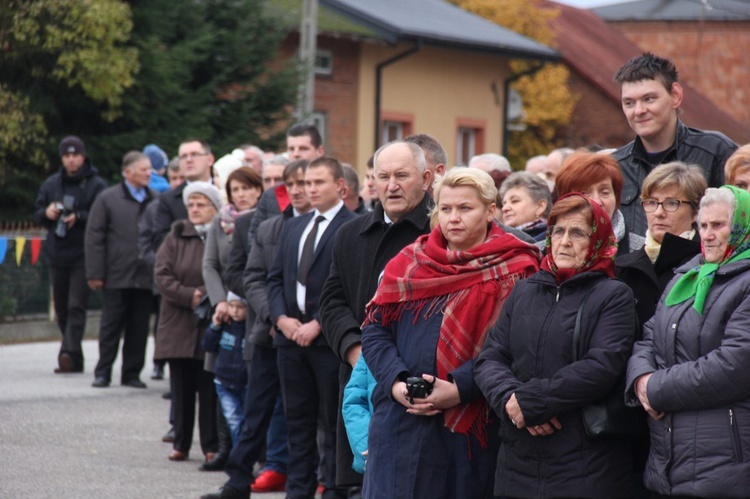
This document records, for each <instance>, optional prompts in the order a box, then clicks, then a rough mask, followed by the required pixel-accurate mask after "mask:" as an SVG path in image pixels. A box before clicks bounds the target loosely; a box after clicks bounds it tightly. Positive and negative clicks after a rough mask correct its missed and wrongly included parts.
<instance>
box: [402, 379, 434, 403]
mask: <svg viewBox="0 0 750 499" xmlns="http://www.w3.org/2000/svg"><path fill="white" fill-rule="evenodd" d="M406 391H407V393H408V394H409V401H410V402H411V403H412V404H413V403H414V400H413V399H423V398H425V397H427V396H428V395H429V394H431V393H432V383H430V382H429V381H427V380H426V379H424V378H418V377H409V378H406Z"/></svg>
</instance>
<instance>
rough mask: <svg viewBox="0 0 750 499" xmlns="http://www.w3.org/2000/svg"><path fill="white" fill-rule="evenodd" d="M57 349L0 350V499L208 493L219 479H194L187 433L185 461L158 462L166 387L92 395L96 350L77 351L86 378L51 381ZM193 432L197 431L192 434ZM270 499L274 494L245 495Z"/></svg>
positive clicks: (195, 455)
mask: <svg viewBox="0 0 750 499" xmlns="http://www.w3.org/2000/svg"><path fill="white" fill-rule="evenodd" d="M58 348H59V343H56V342H54V343H49V342H48V343H28V344H17V345H0V498H3V499H13V498H48V497H50V498H51V497H54V498H138V499H143V498H193V499H197V498H199V497H200V496H201V495H202V494H205V493H207V492H211V491H213V490H216V489H218V488H219V487H220V486H221V485H222V484H223V483H224V481H225V480H226V475H225V474H224V473H222V472H212V473H207V472H201V471H198V466H199V465H200V463H201V462H202V461H201V460H202V458H203V455H202V453H201V451H200V444H199V443H198V441H197V438H198V429H197V427H196V429H195V432H194V435H195V440H194V441H193V445H192V449H191V457H190V460H188V461H184V462H178V463H175V462H171V461H169V460H168V459H167V454H168V453H169V450H170V448H171V447H170V444H165V443H162V441H161V437H162V435H163V434H164V433H165V432H166V431H167V430H168V429H169V421H168V419H169V402H168V401H167V400H163V399H162V393H164V392H165V391H167V390H168V388H169V381H168V380H162V381H153V380H151V379H149V376H150V374H151V367H152V364H151V360H150V352H152V350H153V344H152V343H151V342H149V347H148V352H149V358H148V359H147V363H146V368H144V370H143V373H142V376H141V379H142V380H143V381H144V382H145V383H146V384H147V385H148V388H147V389H145V390H143V389H136V388H129V387H122V386H119V384H118V383H119V379H120V363H119V360H118V363H117V364H116V365H115V368H114V371H113V373H112V380H113V381H114V384H113V385H112V386H111V387H110V388H92V387H91V383H92V381H93V380H94V376H93V369H94V366H95V365H96V360H97V358H98V349H97V343H96V342H95V341H85V342H84V355H85V357H86V372H85V373H83V374H65V375H59V374H54V373H53V372H52V371H53V369H54V368H55V367H56V364H57V352H58ZM196 426H197V425H196ZM253 497H254V498H255V497H261V498H264V499H280V498H283V497H284V494H283V493H268V494H253Z"/></svg>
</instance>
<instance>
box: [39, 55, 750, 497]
mask: <svg viewBox="0 0 750 499" xmlns="http://www.w3.org/2000/svg"><path fill="white" fill-rule="evenodd" d="M615 80H616V81H617V82H618V83H619V85H620V88H621V96H622V108H623V111H624V113H625V117H626V119H627V120H628V123H629V124H630V126H631V128H632V129H633V131H634V132H635V134H636V137H635V139H634V140H633V141H632V142H631V143H629V144H626V145H624V146H622V147H619V148H617V149H609V150H603V149H602V148H600V147H596V146H590V147H587V148H585V149H578V150H573V149H569V148H561V149H555V150H554V151H552V152H551V153H550V154H549V155H544V156H537V157H534V158H531V159H529V160H528V162H527V164H526V167H525V171H517V172H512V168H511V165H510V164H509V162H508V161H507V160H506V159H505V158H503V157H502V156H500V155H498V154H482V155H479V156H476V157H475V158H473V159H472V161H471V162H470V164H469V165H467V166H454V167H453V168H447V166H446V165H447V164H448V160H447V157H446V153H445V150H444V149H443V147H442V146H441V144H440V143H439V142H438V141H436V140H435V139H434V138H432V137H430V136H429V135H426V134H416V135H411V136H409V137H405V138H404V139H403V140H396V141H393V142H390V143H387V144H385V145H383V146H381V147H380V148H378V149H377V151H375V152H374V154H373V156H372V158H371V159H370V161H369V163H368V165H367V170H366V174H365V176H364V179H363V180H364V182H363V185H362V187H361V188H360V182H359V178H358V175H357V173H356V170H355V169H354V168H352V167H351V166H350V165H347V164H343V163H342V162H341V161H339V160H338V159H336V158H333V157H330V156H326V155H325V151H324V146H323V142H322V138H321V136H320V133H319V132H318V130H317V129H316V128H315V127H314V126H312V125H307V124H298V125H294V126H293V127H291V128H290V129H289V130H288V133H287V138H286V145H287V151H286V152H285V153H283V154H267V153H264V152H263V151H262V150H260V149H258V148H257V147H253V146H243V147H241V148H238V149H237V150H236V151H234V152H233V153H232V154H229V155H227V156H224V157H222V158H220V159H219V160H218V161H216V162H215V161H214V156H213V154H212V152H211V149H210V146H209V145H208V144H206V143H205V142H204V141H202V140H199V139H188V140H185V141H183V142H182V143H181V144H180V145H179V149H178V153H177V156H176V158H175V159H174V160H173V161H172V162H170V161H169V159H168V157H167V155H166V154H165V153H164V151H162V150H161V149H160V148H159V147H158V146H156V145H154V144H149V145H147V146H146V147H145V148H144V149H143V152H140V151H130V152H128V153H126V154H125V155H124V157H123V161H122V175H123V181H122V182H120V183H118V184H117V185H114V186H111V187H107V186H106V185H105V183H104V181H103V180H101V178H100V177H99V175H98V173H97V170H96V168H95V167H94V166H93V165H92V164H91V162H90V161H89V159H88V158H87V155H86V149H85V145H84V143H83V141H82V140H81V139H80V138H78V137H75V136H68V137H65V138H64V139H63V140H62V141H61V143H60V156H61V158H62V168H61V169H60V172H59V173H56V174H55V175H53V176H52V177H50V178H49V179H48V180H47V181H45V183H44V184H43V185H42V187H41V189H40V191H39V196H38V199H37V203H36V207H35V209H36V211H35V214H34V216H35V220H36V221H37V223H39V224H41V225H44V226H46V227H47V228H48V231H49V233H48V237H47V243H46V245H45V251H46V255H47V259H48V263H49V266H50V272H51V276H52V285H53V291H54V301H55V312H56V314H57V318H58V323H59V327H60V331H61V333H62V337H63V341H62V345H61V348H60V352H59V355H58V367H57V368H56V369H55V372H56V373H61V374H66V373H81V372H83V370H84V359H83V355H82V351H81V340H82V336H83V327H84V325H85V318H86V315H85V313H86V303H87V300H88V294H89V290H101V291H102V296H103V308H102V319H101V329H100V337H99V360H98V363H97V366H96V368H95V370H94V382H93V386H94V387H96V388H106V387H108V386H109V385H110V384H111V376H112V365H113V363H114V360H115V358H116V356H117V353H118V352H117V351H118V347H119V344H120V340H121V339H122V340H123V341H122V356H123V368H122V372H121V380H120V381H121V384H122V385H125V386H129V387H133V388H145V387H146V385H145V383H144V382H143V381H141V372H142V370H143V368H144V359H145V350H146V344H147V335H148V331H149V318H150V316H151V314H152V312H155V313H156V315H157V319H156V321H155V325H154V336H155V350H154V355H153V357H154V362H155V363H154V367H153V372H152V378H154V379H161V378H163V377H164V376H165V371H164V367H165V364H166V365H168V375H169V381H170V400H171V404H170V406H171V408H170V412H169V419H168V421H169V426H170V427H171V428H170V430H169V432H168V433H167V434H166V435H165V436H164V441H165V442H170V443H171V444H172V450H171V452H170V453H169V454H168V458H169V460H172V461H184V460H187V459H189V455H190V450H191V444H192V441H193V427H194V425H195V419H196V401H197V403H198V409H197V412H198V414H197V419H198V427H199V432H200V439H199V441H200V446H201V451H202V454H203V459H202V461H203V462H202V464H201V469H202V470H204V471H219V470H224V471H225V473H226V474H227V476H228V480H227V481H226V483H225V484H224V485H223V486H222V487H221V489H220V490H218V491H216V492H210V493H206V494H204V495H203V496H202V497H203V498H205V499H215V498H219V499H221V498H225V499H226V498H246V497H249V496H250V493H251V491H252V492H256V493H262V492H269V491H281V490H285V491H286V494H287V497H289V498H312V497H314V496H315V495H316V493H319V494H321V495H322V497H323V498H342V499H343V498H355V497H365V498H383V499H390V498H407V497H419V498H422V497H423V498H428V497H429V498H439V497H445V498H478V497H509V498H510V497H513V498H515V497H518V498H522V497H591V498H599V497H746V496H747V495H748V494H749V493H750V465H748V464H747V462H746V460H745V459H744V457H745V456H748V455H750V384H748V383H747V381H746V380H747V379H748V377H750V372H749V370H750V319H749V317H750V263H749V262H750V193H748V189H749V186H750V145H745V146H742V147H739V148H738V147H737V145H736V144H734V143H733V142H732V141H731V140H730V139H729V138H727V137H726V136H724V135H722V134H721V133H718V132H711V131H702V130H697V129H694V128H689V127H687V126H686V125H684V124H683V123H682V122H681V121H680V119H679V107H680V104H681V102H682V88H681V86H680V84H679V81H678V78H677V70H676V68H675V67H674V65H673V64H672V63H671V62H670V61H668V60H665V59H662V58H660V57H657V56H655V55H653V54H643V55H642V56H639V57H636V58H633V59H632V60H630V61H628V62H626V63H625V64H624V65H623V66H622V67H621V68H620V69H619V70H618V72H617V73H616V75H615ZM164 173H166V174H167V178H164V177H163V175H164ZM725 184H726V185H725ZM196 399H197V400H196ZM166 424H167V417H166V414H165V426H166Z"/></svg>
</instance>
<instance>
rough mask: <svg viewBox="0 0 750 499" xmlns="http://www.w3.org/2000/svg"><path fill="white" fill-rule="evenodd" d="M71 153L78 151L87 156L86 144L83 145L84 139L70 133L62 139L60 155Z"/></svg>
mask: <svg viewBox="0 0 750 499" xmlns="http://www.w3.org/2000/svg"><path fill="white" fill-rule="evenodd" d="M70 153H78V154H81V155H83V156H86V146H85V145H83V141H82V140H81V139H80V137H76V136H75V135H68V136H67V137H65V138H63V139H62V140H61V141H60V156H65V155H66V154H70Z"/></svg>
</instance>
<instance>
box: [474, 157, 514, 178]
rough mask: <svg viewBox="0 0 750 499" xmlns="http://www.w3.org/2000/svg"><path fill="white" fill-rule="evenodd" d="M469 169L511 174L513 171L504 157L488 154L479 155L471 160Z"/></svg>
mask: <svg viewBox="0 0 750 499" xmlns="http://www.w3.org/2000/svg"><path fill="white" fill-rule="evenodd" d="M469 168H479V169H480V170H482V171H483V172H486V173H490V172H492V171H501V172H509V171H511V168H510V163H509V162H508V160H507V159H505V157H504V156H501V155H499V154H495V153H491V152H488V153H486V154H479V155H477V156H474V157H473V158H471V159H470V160H469Z"/></svg>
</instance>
